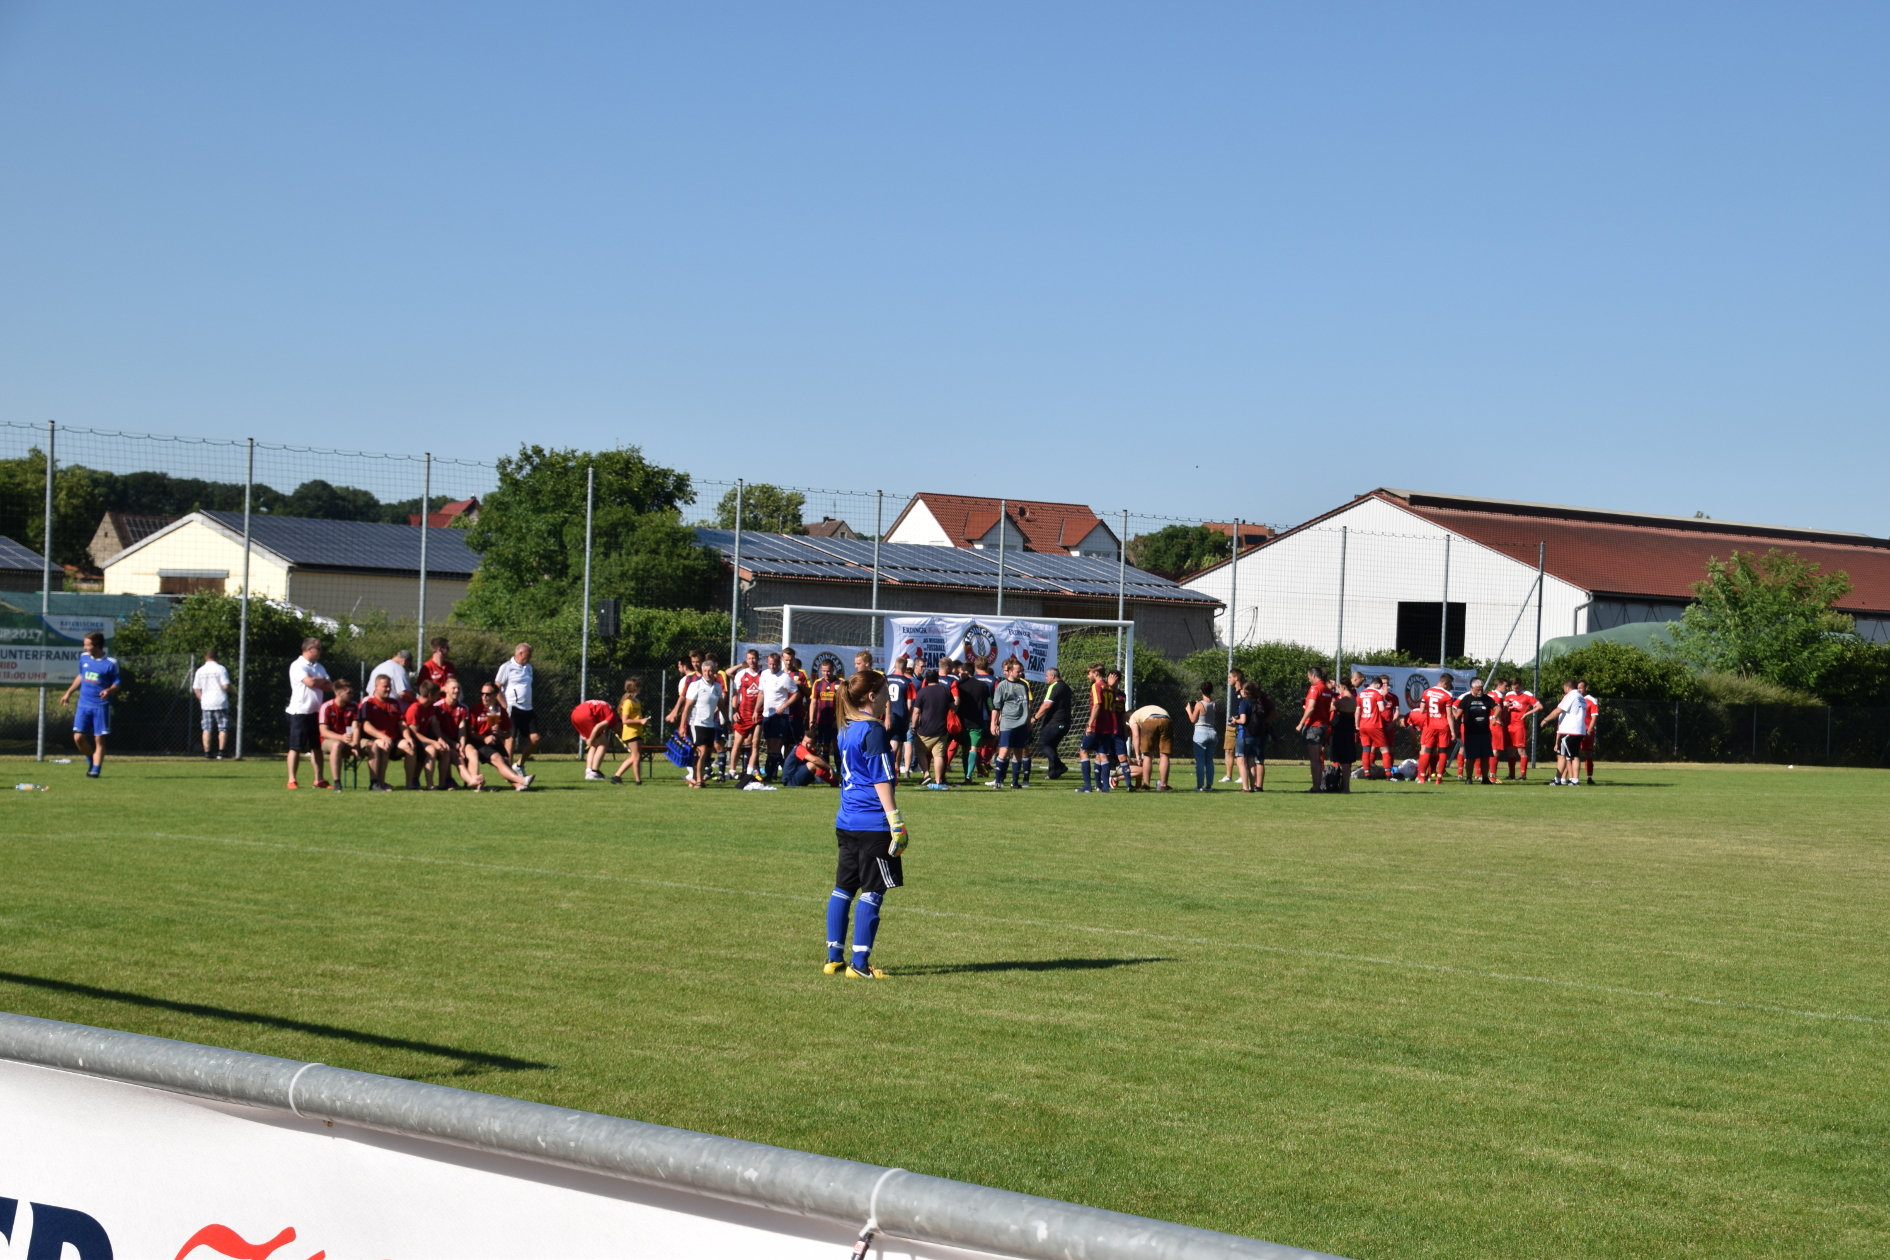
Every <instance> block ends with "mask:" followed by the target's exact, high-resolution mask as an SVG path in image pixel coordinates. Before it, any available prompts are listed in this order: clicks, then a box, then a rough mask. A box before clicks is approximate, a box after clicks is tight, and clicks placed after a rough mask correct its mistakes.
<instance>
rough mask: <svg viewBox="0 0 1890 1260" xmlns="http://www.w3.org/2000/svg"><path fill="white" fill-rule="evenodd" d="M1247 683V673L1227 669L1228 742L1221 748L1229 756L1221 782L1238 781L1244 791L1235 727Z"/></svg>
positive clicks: (1238, 741) (1238, 739)
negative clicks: (1235, 712) (1236, 713)
mask: <svg viewBox="0 0 1890 1260" xmlns="http://www.w3.org/2000/svg"><path fill="white" fill-rule="evenodd" d="M1246 685H1247V675H1246V674H1244V673H1242V672H1241V671H1240V670H1237V669H1230V670H1228V671H1227V743H1226V745H1225V746H1224V747H1223V748H1222V749H1221V752H1222V754H1223V755H1225V756H1226V758H1227V770H1226V772H1225V773H1224V774H1223V775H1222V776H1221V782H1222V783H1238V784H1240V785H1241V787H1242V790H1243V791H1244V790H1245V788H1246V783H1247V779H1246V776H1245V775H1244V774H1242V773H1241V768H1240V732H1239V731H1237V730H1235V729H1234V711H1235V710H1236V709H1238V708H1239V707H1240V700H1241V691H1242V689H1243V688H1245V687H1246Z"/></svg>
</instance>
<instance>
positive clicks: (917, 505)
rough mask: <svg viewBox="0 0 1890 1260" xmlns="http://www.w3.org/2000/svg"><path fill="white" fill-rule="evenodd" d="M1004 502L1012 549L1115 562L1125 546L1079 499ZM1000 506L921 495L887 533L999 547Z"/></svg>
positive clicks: (925, 542) (905, 539)
mask: <svg viewBox="0 0 1890 1260" xmlns="http://www.w3.org/2000/svg"><path fill="white" fill-rule="evenodd" d="M1001 502H1002V503H1003V508H1004V520H1003V525H1002V530H1003V538H1004V546H1005V548H1006V549H1008V550H1012V551H1036V552H1043V553H1046V554H1050V553H1055V554H1060V555H1066V556H1088V557H1091V558H1093V559H1097V560H1114V559H1115V558H1116V553H1117V552H1118V551H1119V550H1120V549H1121V546H1122V543H1121V540H1120V539H1118V538H1117V537H1116V535H1115V532H1114V531H1113V530H1111V529H1110V528H1109V526H1107V525H1105V524H1103V521H1102V518H1101V517H1099V516H1097V515H1096V513H1095V512H1094V511H1092V510H1091V509H1089V508H1087V507H1084V506H1083V505H1082V504H1080V503H1046V502H1039V501H1037V500H1032V499H1009V500H1003V501H1001ZM999 504H1000V500H998V499H983V498H977V497H975V496H972V495H964V494H934V493H930V492H927V493H924V494H916V495H913V496H912V500H911V502H909V503H907V504H906V506H905V507H904V508H903V509H902V510H901V511H900V513H899V517H898V519H897V520H895V521H894V522H893V523H892V528H891V529H889V530H887V531H886V541H887V542H896V543H916V544H919V545H921V546H931V547H965V548H969V549H971V550H974V551H986V550H989V551H996V550H997V549H998V537H999V529H1000V525H999V522H998V507H999Z"/></svg>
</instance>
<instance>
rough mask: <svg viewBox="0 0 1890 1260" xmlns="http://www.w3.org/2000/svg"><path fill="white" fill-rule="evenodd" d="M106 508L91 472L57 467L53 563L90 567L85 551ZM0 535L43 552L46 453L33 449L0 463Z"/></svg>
mask: <svg viewBox="0 0 1890 1260" xmlns="http://www.w3.org/2000/svg"><path fill="white" fill-rule="evenodd" d="M107 506H108V505H107V504H106V502H105V500H104V497H103V496H102V495H101V493H100V488H99V484H98V477H97V474H95V473H93V472H92V470H91V469H88V468H82V467H80V466H78V465H62V466H61V467H60V468H59V469H58V471H57V472H55V473H54V474H53V539H52V558H53V563H54V564H76V565H82V566H84V567H85V568H88V569H89V568H91V567H92V557H91V556H90V555H89V554H88V553H87V551H86V547H87V546H88V545H89V544H90V543H91V541H92V535H93V534H94V533H96V532H97V531H98V522H99V517H100V516H101V515H102V514H103V513H104V511H105V508H106V507H107ZM0 535H5V536H6V537H8V538H11V539H12V540H13V541H14V542H17V543H20V544H22V545H24V546H27V547H31V548H32V549H33V550H35V551H44V550H45V545H46V452H44V451H42V450H40V449H38V448H37V447H35V448H34V449H33V450H31V451H29V452H28V453H27V454H26V456H25V457H24V458H22V459H8V460H0Z"/></svg>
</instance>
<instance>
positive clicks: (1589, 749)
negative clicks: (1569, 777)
mask: <svg viewBox="0 0 1890 1260" xmlns="http://www.w3.org/2000/svg"><path fill="white" fill-rule="evenodd" d="M1575 690H1577V691H1579V692H1581V693H1582V703H1584V704H1586V705H1587V706H1588V733H1587V734H1586V735H1583V736H1582V765H1583V766H1584V767H1585V770H1584V773H1585V774H1586V776H1587V782H1588V786H1589V787H1593V786H1595V719H1596V718H1598V717H1600V716H1601V702H1600V701H1599V700H1596V699H1595V698H1594V697H1593V696H1591V695H1589V694H1588V680H1587V679H1585V678H1584V679H1581V680H1580V681H1578V682H1577V683H1576V684H1575Z"/></svg>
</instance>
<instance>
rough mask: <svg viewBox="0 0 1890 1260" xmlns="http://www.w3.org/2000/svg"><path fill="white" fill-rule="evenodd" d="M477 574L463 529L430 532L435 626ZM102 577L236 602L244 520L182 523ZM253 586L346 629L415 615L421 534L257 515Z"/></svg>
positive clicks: (114, 583)
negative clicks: (361, 619) (365, 618)
mask: <svg viewBox="0 0 1890 1260" xmlns="http://www.w3.org/2000/svg"><path fill="white" fill-rule="evenodd" d="M478 567H479V557H478V556H477V555H476V554H474V553H473V552H472V551H471V550H470V549H469V548H468V547H467V546H466V531H465V530H462V529H439V528H430V529H428V530H427V617H428V620H430V621H431V620H444V619H445V618H446V615H447V614H448V613H449V612H450V611H451V610H452V607H453V605H454V604H455V603H457V602H458V601H459V600H461V599H463V598H465V595H466V588H467V585H468V584H469V583H470V582H471V581H472V575H473V572H474V570H476V569H477V568H478ZM104 572H105V584H104V586H105V590H106V592H107V593H111V594H125V595H188V594H190V593H192V592H194V591H204V590H209V591H224V592H228V593H229V594H232V595H233V594H236V593H237V592H238V591H239V590H240V589H241V588H242V585H243V514H242V513H241V512H193V513H191V514H190V515H189V516H185V517H180V518H179V519H177V520H175V521H173V522H172V523H171V524H169V525H167V526H165V527H164V528H163V529H161V530H159V531H157V532H156V533H154V534H151V535H149V536H148V537H145V538H143V539H140V540H139V541H138V542H135V543H133V544H132V545H131V546H129V547H127V548H125V549H124V550H123V551H121V552H119V553H118V554H117V555H115V556H112V557H111V558H110V559H109V560H108V561H107V562H106V564H105V565H104ZM249 585H250V593H251V594H253V595H258V596H262V597H264V598H267V599H279V600H283V601H285V602H287V603H290V604H294V605H295V606H296V607H298V608H302V609H306V610H307V611H309V612H312V613H317V614H319V615H321V616H324V617H333V618H335V619H336V620H339V621H347V620H349V619H351V618H355V617H358V616H361V615H363V614H366V613H370V612H376V611H380V612H385V613H387V615H388V616H390V617H412V616H415V615H417V613H418V612H419V606H420V530H419V529H418V528H417V527H410V526H405V525H382V524H378V523H375V522H369V521H323V520H311V519H308V518H306V517H295V516H267V515H252V516H251V517H250V554H249Z"/></svg>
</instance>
